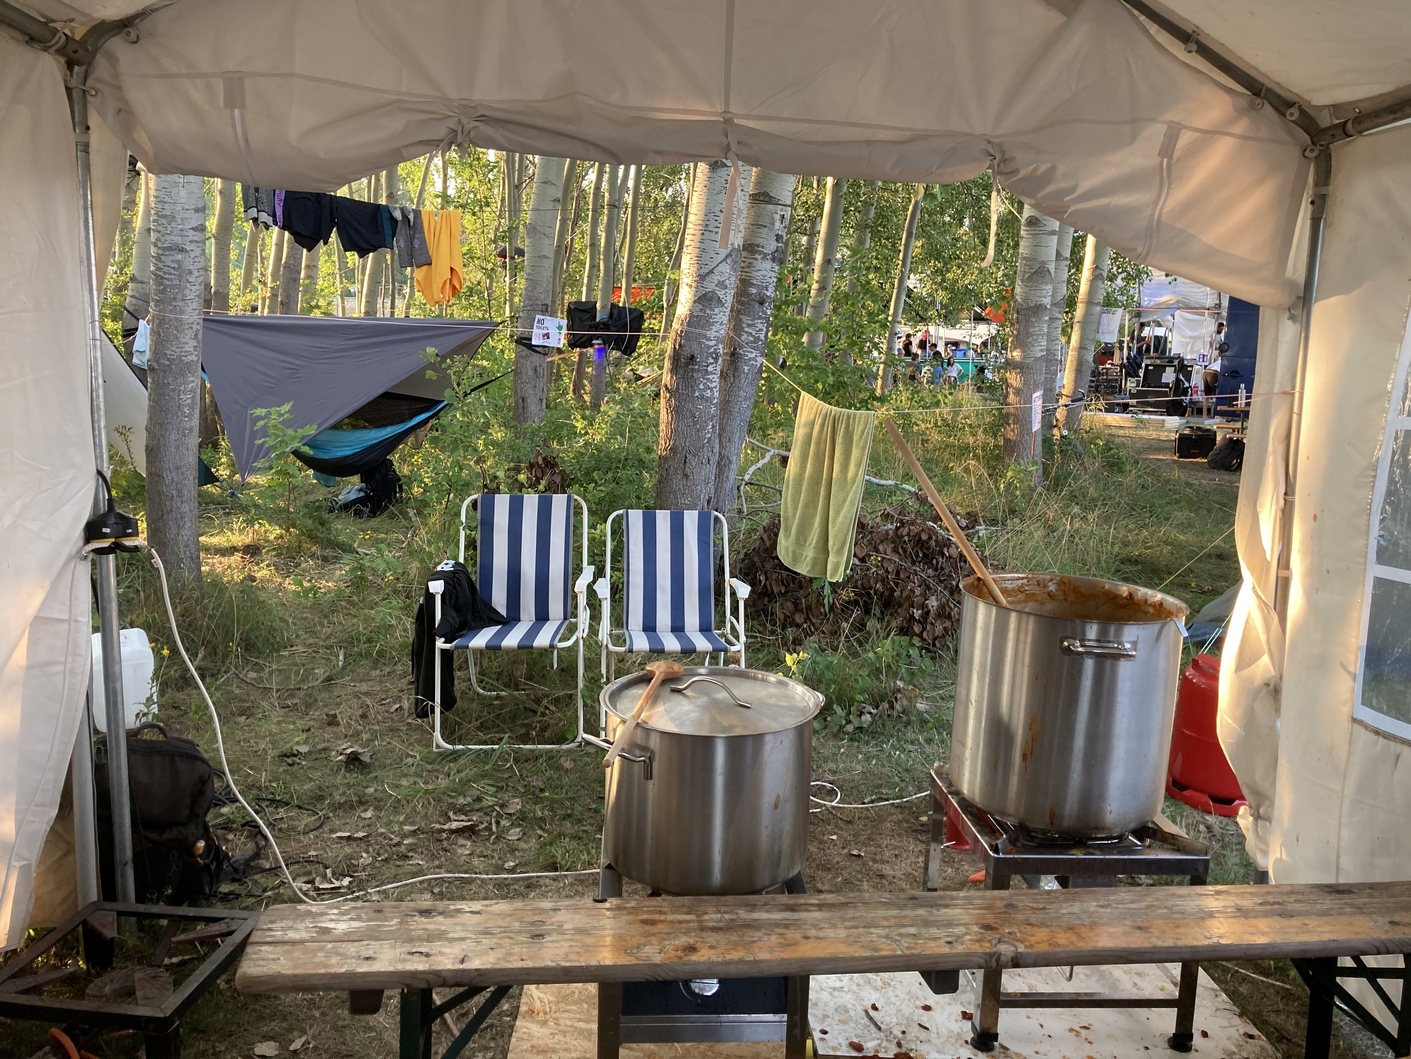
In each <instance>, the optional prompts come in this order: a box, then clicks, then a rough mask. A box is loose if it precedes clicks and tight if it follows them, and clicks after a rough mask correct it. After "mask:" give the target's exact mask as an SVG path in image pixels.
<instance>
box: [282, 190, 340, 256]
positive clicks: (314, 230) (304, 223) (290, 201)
mask: <svg viewBox="0 0 1411 1059" xmlns="http://www.w3.org/2000/svg"><path fill="white" fill-rule="evenodd" d="M333 220H334V216H333V196H332V195H330V194H328V193H327V192H325V191H286V192H285V193H284V223H283V224H282V225H280V227H281V228H283V229H284V230H285V231H286V232H288V233H289V237H290V238H291V239H293V240H294V242H296V243H298V244H299V245H300V246H301V247H303V248H304V249H305V250H314V249H316V248H317V247H318V246H319V245H320V244H322V243H326V242H328V239H329V236H331V235H332V234H333Z"/></svg>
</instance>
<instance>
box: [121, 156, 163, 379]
mask: <svg viewBox="0 0 1411 1059" xmlns="http://www.w3.org/2000/svg"><path fill="white" fill-rule="evenodd" d="M138 172H139V173H141V185H142V187H141V193H142V198H141V200H140V201H139V202H138V204H137V221H136V224H135V227H134V234H133V237H132V273H131V275H130V276H129V277H128V281H127V300H126V301H125V302H124V303H123V311H122V332H123V335H124V336H129V335H133V334H135V329H136V327H137V324H138V322H139V321H142V320H145V319H146V318H147V310H148V309H150V308H151V307H152V306H151V301H152V195H153V192H154V191H155V190H156V178H155V177H154V176H152V174H150V173H148V172H146V171H145V170H139V171H138ZM123 349H124V350H125V352H126V353H127V357H128V359H129V360H131V359H132V339H131V338H130V337H124V339H123Z"/></svg>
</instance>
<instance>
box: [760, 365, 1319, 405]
mask: <svg viewBox="0 0 1411 1059" xmlns="http://www.w3.org/2000/svg"><path fill="white" fill-rule="evenodd" d="M764 363H765V364H766V365H768V366H769V368H770V369H771V370H772V371H773V372H774V373H775V374H776V375H778V376H779V377H780V378H781V379H783V380H784V381H785V382H787V383H788V384H789V385H790V386H792V387H793V388H794V389H796V390H798V392H799V393H801V394H804V395H805V396H807V397H813V398H814V400H815V401H816V400H819V398H817V397H814V395H813V394H811V393H809V392H808V391H807V390H805V389H804V388H803V387H802V386H800V385H799V384H798V383H797V382H795V381H794V380H793V379H791V378H789V376H787V375H785V374H784V372H783V371H782V370H781V369H780V368H779V366H778V365H776V364H774V363H773V362H772V361H770V360H769V359H767V358H766V359H765V361H764ZM1296 392H1297V391H1295V390H1274V391H1272V392H1269V393H1261V394H1249V395H1247V396H1246V397H1245V401H1246V405H1247V404H1248V403H1249V402H1252V401H1253V400H1255V399H1257V398H1264V397H1291V396H1293V394H1294V393H1296ZM824 403H826V402H824ZM1088 403H1089V401H1088V398H1083V399H1082V400H1069V401H1058V402H1055V403H1054V404H1046V405H1044V406H1043V409H1044V411H1057V410H1058V409H1060V408H1067V407H1069V406H1070V405H1086V404H1088ZM1013 408H1022V409H1029V408H1033V405H1032V404H1030V403H1028V402H1025V403H1023V404H979V405H966V406H962V405H952V406H950V407H948V408H876V409H871V411H875V412H876V413H877V414H878V415H879V416H880V415H888V416H898V415H943V414H944V415H949V414H959V413H961V412H1003V411H1008V410H1010V409H1013ZM863 411H869V409H863Z"/></svg>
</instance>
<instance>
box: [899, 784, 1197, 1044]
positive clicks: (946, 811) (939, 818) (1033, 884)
mask: <svg viewBox="0 0 1411 1059" xmlns="http://www.w3.org/2000/svg"><path fill="white" fill-rule="evenodd" d="M948 846H949V847H953V848H956V849H961V850H969V851H970V852H972V853H974V854H975V855H976V856H977V857H978V858H979V860H980V863H981V864H982V865H984V868H985V887H986V888H987V889H990V890H1008V889H1009V884H1010V880H1011V879H1013V878H1014V877H1015V876H1016V875H1017V876H1019V877H1020V878H1021V879H1023V880H1024V882H1025V883H1026V884H1027V885H1028V886H1029V887H1030V888H1031V889H1037V888H1038V887H1039V886H1040V881H1039V877H1040V876H1043V875H1053V876H1056V877H1057V879H1058V885H1059V886H1061V887H1063V888H1065V889H1071V888H1076V887H1103V886H1115V885H1117V876H1119V875H1184V876H1187V877H1188V878H1189V879H1190V882H1191V885H1193V886H1200V885H1204V883H1205V881H1206V878H1207V877H1208V875H1209V874H1210V852H1209V850H1207V849H1206V847H1205V846H1204V845H1202V844H1201V843H1199V842H1195V841H1193V840H1191V839H1189V838H1187V837H1186V836H1185V835H1182V834H1180V833H1178V832H1177V831H1175V830H1173V829H1172V828H1171V826H1170V825H1169V824H1167V823H1166V822H1164V821H1160V820H1158V821H1153V822H1152V823H1149V824H1143V825H1142V826H1141V827H1139V828H1137V829H1136V830H1134V831H1131V832H1129V833H1128V834H1126V835H1122V836H1120V837H1117V838H1114V839H1111V840H1107V841H1102V842H1090V843H1087V844H1078V845H1073V844H1063V842H1062V840H1061V839H1057V838H1050V837H1047V836H1045V837H1042V838H1041V837H1039V836H1034V835H1030V834H1028V833H1026V832H1024V831H1023V830H1022V829H1020V828H1018V827H1015V826H1013V825H1011V824H1007V823H1005V822H1004V821H1002V820H995V819H993V818H991V817H990V816H988V815H987V814H986V813H984V812H983V811H981V810H980V809H977V808H976V807H975V806H973V805H971V804H970V802H968V801H966V800H965V798H964V797H962V796H961V795H960V793H959V792H958V791H956V789H955V788H954V787H952V786H951V784H950V777H949V776H948V775H947V773H946V770H945V768H944V766H942V765H936V766H934V767H933V768H932V769H931V843H930V848H929V849H928V851H927V856H926V878H925V884H924V886H925V889H927V890H935V889H937V888H938V880H939V877H940V870H941V850H943V849H945V848H946V847H948ZM1199 973H1200V964H1198V963H1195V962H1189V963H1183V964H1181V981H1180V988H1179V990H1178V993H1177V996H1176V998H1175V999H1174V1000H1173V999H1171V998H1169V997H1155V996H1141V995H1135V996H1134V995H1130V994H1114V993H1048V992H1024V993H1006V992H1004V991H1003V989H1002V981H1003V975H1004V972H1003V971H1001V970H987V971H985V972H983V975H984V977H983V980H982V984H981V988H980V1001H979V1003H978V1004H977V1005H976V1008H977V1010H976V1013H975V1015H974V1017H973V1018H972V1019H971V1037H970V1044H971V1046H972V1047H974V1048H977V1049H979V1050H980V1051H984V1052H988V1051H990V1050H992V1049H993V1048H994V1046H995V1044H996V1043H997V1042H998V1041H999V1013H1000V1009H1001V1008H1098V1007H1103V1008H1162V1007H1170V1008H1175V1009H1176V1028H1175V1032H1174V1033H1172V1034H1171V1036H1170V1037H1168V1038H1167V1039H1166V1043H1167V1045H1168V1046H1169V1047H1170V1048H1171V1049H1173V1050H1174V1051H1178V1052H1189V1051H1190V1050H1191V1044H1192V1041H1193V1039H1194V1032H1193V1031H1194V1023H1195V994H1196V984H1197V980H1198V978H1199Z"/></svg>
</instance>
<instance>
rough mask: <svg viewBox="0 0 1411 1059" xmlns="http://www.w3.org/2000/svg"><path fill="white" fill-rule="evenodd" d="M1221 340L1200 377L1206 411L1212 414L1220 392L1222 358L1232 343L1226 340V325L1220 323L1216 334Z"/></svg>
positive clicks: (1207, 413)
mask: <svg viewBox="0 0 1411 1059" xmlns="http://www.w3.org/2000/svg"><path fill="white" fill-rule="evenodd" d="M1215 337H1216V338H1217V339H1218V340H1219V341H1218V342H1216V344H1215V348H1214V349H1213V350H1212V351H1211V354H1210V363H1209V364H1207V365H1206V366H1205V373H1204V374H1203V375H1202V376H1201V378H1200V390H1201V394H1202V396H1203V397H1204V412H1205V414H1206V415H1210V414H1211V413H1212V412H1214V411H1215V407H1216V406H1215V398H1216V396H1217V395H1218V394H1219V392H1220V358H1221V355H1222V354H1224V353H1226V352H1227V351H1228V350H1229V348H1230V343H1228V342H1226V341H1225V325H1224V324H1221V325H1220V330H1219V331H1218V332H1217V333H1216V336H1215Z"/></svg>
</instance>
